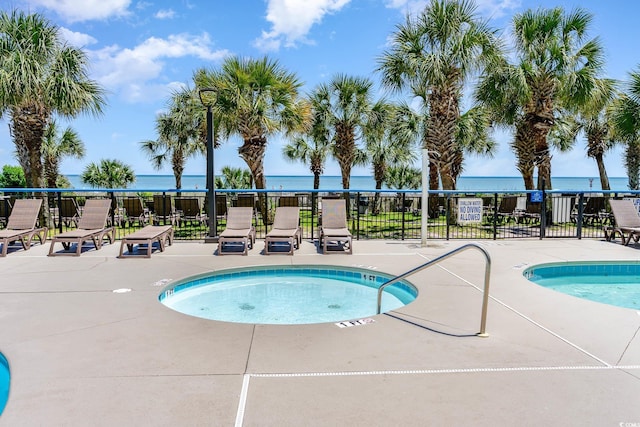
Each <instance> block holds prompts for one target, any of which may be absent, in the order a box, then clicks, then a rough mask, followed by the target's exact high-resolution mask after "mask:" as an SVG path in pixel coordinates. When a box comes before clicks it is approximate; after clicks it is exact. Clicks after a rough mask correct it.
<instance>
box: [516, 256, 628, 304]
mask: <svg viewBox="0 0 640 427" xmlns="http://www.w3.org/2000/svg"><path fill="white" fill-rule="evenodd" d="M524 275H525V277H526V278H527V279H529V280H531V281H532V282H534V283H536V284H538V285H541V286H544V287H546V288H549V289H553V290H556V291H558V292H563V293H565V294H568V295H572V296H575V297H579V298H584V299H588V300H591V301H596V302H600V303H604V304H610V305H615V306H618V307H625V308H633V309H640V263H636V262H606V261H603V262H588V263H587V262H580V263H573V262H572V263H557V264H542V265H538V266H534V267H531V268H528V269H527V270H525V272H524Z"/></svg>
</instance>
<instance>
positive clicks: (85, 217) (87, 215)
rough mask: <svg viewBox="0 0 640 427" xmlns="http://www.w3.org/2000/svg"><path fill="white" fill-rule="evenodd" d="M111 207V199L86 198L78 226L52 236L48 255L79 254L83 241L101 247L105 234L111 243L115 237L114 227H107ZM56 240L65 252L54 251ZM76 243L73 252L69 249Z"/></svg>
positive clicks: (97, 248)
mask: <svg viewBox="0 0 640 427" xmlns="http://www.w3.org/2000/svg"><path fill="white" fill-rule="evenodd" d="M109 209H111V200H109V199H90V200H87V202H86V204H85V205H84V209H83V211H82V216H80V219H79V220H78V228H77V229H76V230H71V231H67V232H64V233H61V234H58V235H56V236H54V237H53V238H52V239H51V246H50V248H49V256H56V255H73V256H80V254H81V253H82V245H83V244H84V242H88V241H92V242H93V246H94V247H95V249H96V250H99V249H100V248H101V247H102V241H103V239H104V237H105V236H106V237H107V238H108V239H109V243H111V244H113V241H114V239H115V228H114V227H108V226H107V225H106V224H107V220H108V216H109ZM57 242H60V243H62V246H63V247H64V249H65V252H58V253H54V252H53V250H54V246H55V244H56V243H57ZM74 243H75V244H76V250H75V252H72V251H69V249H70V248H71V245H72V244H74Z"/></svg>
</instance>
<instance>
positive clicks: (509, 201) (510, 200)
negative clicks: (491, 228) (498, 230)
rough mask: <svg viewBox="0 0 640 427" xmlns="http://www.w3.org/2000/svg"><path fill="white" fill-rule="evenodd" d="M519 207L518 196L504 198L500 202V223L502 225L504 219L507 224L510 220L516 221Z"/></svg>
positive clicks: (498, 213)
mask: <svg viewBox="0 0 640 427" xmlns="http://www.w3.org/2000/svg"><path fill="white" fill-rule="evenodd" d="M517 207H518V196H504V197H503V198H502V199H501V200H500V205H499V206H498V212H497V215H498V222H499V223H501V222H502V220H503V219H505V220H506V221H507V222H509V221H510V220H512V219H513V220H516V208H517Z"/></svg>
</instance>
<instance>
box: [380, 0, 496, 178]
mask: <svg viewBox="0 0 640 427" xmlns="http://www.w3.org/2000/svg"><path fill="white" fill-rule="evenodd" d="M501 58H502V45H501V43H500V42H499V39H498V38H497V36H496V32H495V31H494V30H492V29H491V28H489V27H488V25H487V24H486V22H484V21H482V20H480V19H479V18H478V17H477V15H476V7H475V5H474V3H473V2H472V1H468V0H431V2H430V3H429V4H428V5H427V6H426V7H425V9H424V10H423V11H422V13H420V14H419V15H418V16H417V17H416V18H412V17H411V16H408V17H407V18H406V22H405V23H404V24H401V25H398V26H397V29H396V31H395V33H394V34H393V35H392V37H391V48H390V49H389V50H387V51H385V52H384V54H383V55H382V57H381V58H379V67H378V71H380V72H381V73H382V82H383V84H384V86H386V87H387V88H390V89H392V90H395V91H401V90H408V91H409V92H410V94H411V95H412V96H414V97H417V98H419V99H420V100H421V101H422V103H423V104H424V105H425V107H426V108H425V112H428V113H429V115H428V118H427V119H426V120H427V126H426V132H425V133H424V135H423V138H424V139H423V141H422V145H423V148H426V149H427V150H429V151H432V152H435V153H438V154H437V155H435V156H433V158H432V163H433V166H434V167H435V168H436V169H437V170H438V173H439V175H440V179H441V181H442V186H443V188H444V189H445V190H455V188H456V179H457V172H458V171H459V170H460V168H461V163H462V160H463V154H462V149H461V147H460V146H458V145H457V143H456V132H457V129H458V121H459V120H460V115H461V113H460V100H461V98H462V90H463V87H464V84H465V83H466V82H467V81H468V79H469V77H470V76H472V75H473V74H474V73H477V72H479V71H482V70H484V69H486V68H487V66H489V65H492V64H494V63H496V62H497V61H499V60H501Z"/></svg>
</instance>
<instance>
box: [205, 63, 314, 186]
mask: <svg viewBox="0 0 640 427" xmlns="http://www.w3.org/2000/svg"><path fill="white" fill-rule="evenodd" d="M194 80H195V83H196V86H197V87H198V88H211V89H213V92H214V94H213V95H209V94H207V96H211V97H212V99H211V101H210V102H211V103H212V110H213V115H214V117H216V116H217V119H218V127H219V128H220V129H219V130H218V132H219V133H220V135H221V136H222V137H225V138H229V137H230V136H232V135H239V136H240V137H241V138H242V140H243V144H242V145H241V146H240V148H239V149H238V153H239V154H240V157H242V159H243V160H244V161H245V162H246V164H247V166H248V167H249V170H251V174H252V175H253V181H254V183H255V186H256V188H257V189H264V188H266V182H265V176H264V155H265V151H266V148H267V143H268V138H269V137H270V136H273V135H274V134H277V133H285V134H292V133H294V132H297V131H300V130H301V129H302V128H303V127H304V126H305V124H306V120H307V118H308V117H307V116H308V109H307V108H306V104H305V103H304V102H302V101H301V99H299V94H298V91H299V89H300V87H301V86H302V83H301V82H300V81H299V80H298V77H297V76H296V75H295V74H294V73H291V72H289V71H287V70H286V69H285V68H284V67H282V66H281V65H280V64H279V63H278V61H276V60H271V59H269V58H267V57H264V58H262V59H251V58H244V59H243V58H238V57H229V58H227V59H226V60H225V61H224V63H223V64H222V66H221V68H220V69H218V70H205V69H201V70H198V71H197V72H196V73H195V76H194Z"/></svg>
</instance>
